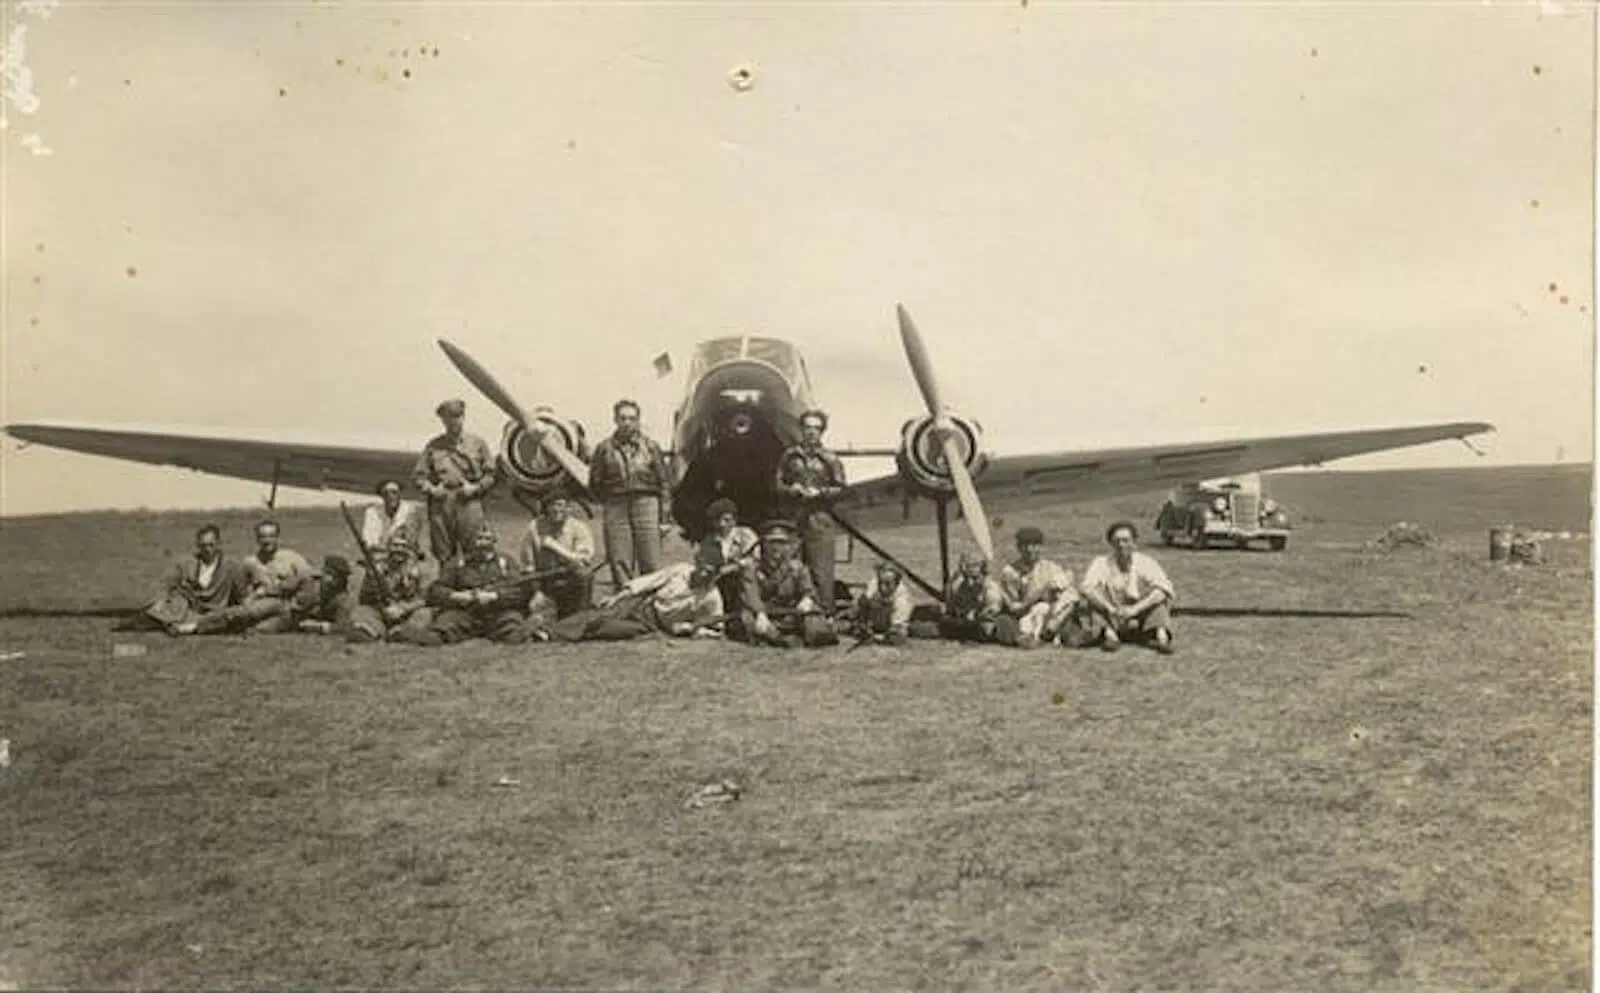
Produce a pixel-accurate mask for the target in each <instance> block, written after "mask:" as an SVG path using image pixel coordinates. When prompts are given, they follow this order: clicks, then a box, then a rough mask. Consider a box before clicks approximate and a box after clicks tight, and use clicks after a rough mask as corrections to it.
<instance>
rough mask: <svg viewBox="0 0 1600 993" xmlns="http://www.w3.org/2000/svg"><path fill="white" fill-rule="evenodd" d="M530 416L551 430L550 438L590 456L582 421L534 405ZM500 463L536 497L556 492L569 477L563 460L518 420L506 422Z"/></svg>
mask: <svg viewBox="0 0 1600 993" xmlns="http://www.w3.org/2000/svg"><path fill="white" fill-rule="evenodd" d="M531 416H532V418H533V420H535V421H536V422H538V423H539V424H541V425H543V426H544V428H545V429H546V430H547V431H548V434H547V435H546V437H547V438H548V439H549V440H551V441H554V442H555V443H556V444H558V445H562V446H564V447H565V448H566V449H567V450H568V451H570V452H572V453H573V454H575V455H577V456H579V457H580V458H583V459H584V460H585V461H587V460H588V455H589V450H588V443H587V442H586V441H585V440H584V435H583V425H581V424H579V423H578V422H577V421H563V420H561V419H560V418H558V417H556V415H555V412H554V411H553V410H551V409H549V408H548V407H538V408H535V409H534V410H533V412H532V414H531ZM500 466H501V468H502V470H503V471H504V472H505V474H506V475H507V476H508V477H510V479H511V484H512V486H514V487H515V488H516V489H517V490H519V491H521V492H523V493H526V494H529V495H531V496H533V497H535V498H537V497H542V496H545V495H546V494H548V493H551V492H554V491H555V490H557V489H559V488H560V487H561V486H562V485H563V484H564V483H565V482H566V480H567V471H566V470H565V469H563V468H562V467H561V463H560V462H557V461H556V460H555V459H553V458H551V457H550V453H549V452H547V451H545V449H544V446H543V445H542V444H540V443H539V439H537V438H535V437H534V436H533V435H531V434H529V433H528V432H527V431H524V430H523V429H522V425H520V424H518V423H517V422H516V421H508V422H506V429H505V433H504V434H503V435H501V437H500Z"/></svg>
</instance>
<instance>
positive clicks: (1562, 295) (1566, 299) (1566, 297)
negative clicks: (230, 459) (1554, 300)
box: [1561, 293, 1572, 307]
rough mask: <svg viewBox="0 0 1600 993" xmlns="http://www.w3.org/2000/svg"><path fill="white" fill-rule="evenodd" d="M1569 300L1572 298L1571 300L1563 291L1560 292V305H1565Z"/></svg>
mask: <svg viewBox="0 0 1600 993" xmlns="http://www.w3.org/2000/svg"><path fill="white" fill-rule="evenodd" d="M1571 302H1572V300H1571V298H1570V297H1568V296H1567V295H1566V294H1565V293H1563V294H1561V306H1563V307H1565V306H1566V305H1567V304H1569V303H1571Z"/></svg>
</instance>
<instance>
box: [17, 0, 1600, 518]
mask: <svg viewBox="0 0 1600 993" xmlns="http://www.w3.org/2000/svg"><path fill="white" fill-rule="evenodd" d="M5 11H6V18H7V22H6V24H5V34H6V37H7V39H8V41H9V44H8V48H7V56H6V57H7V66H6V69H7V73H6V87H7V96H6V108H5V110H6V115H7V121H6V123H7V129H6V130H5V132H4V133H3V134H0V142H3V147H4V152H5V177H4V191H3V195H4V213H5V229H4V240H3V249H4V289H5V300H4V350H5V351H4V373H5V383H4V386H5V390H4V397H3V407H4V409H3V412H0V413H3V418H4V420H5V421H6V422H19V421H38V420H71V421H80V422H97V423H107V424H116V423H125V424H162V425H173V426H184V425H187V426H192V427H207V428H216V429H229V428H233V429H240V430H243V431H247V432H251V433H259V432H264V431H265V432H274V433H278V434H283V435H288V436H299V437H305V438H323V439H330V440H332V439H341V438H370V437H374V436H383V437H390V438H394V439H396V440H398V441H399V442H400V443H401V444H403V445H407V446H410V445H420V443H421V441H422V440H423V439H424V438H425V437H426V436H427V435H428V434H430V433H431V432H433V431H434V430H436V427H437V424H436V422H435V420H434V419H433V416H432V408H433V406H434V404H435V403H436V402H437V401H438V400H440V399H442V398H443V397H445V396H448V395H453V394H460V395H463V396H465V397H466V398H467V400H468V402H469V411H468V413H469V417H470V418H472V421H471V426H472V428H473V429H474V430H476V431H478V432H479V433H482V434H484V435H486V436H488V437H490V438H491V439H493V438H497V437H498V435H499V429H500V422H501V419H500V418H499V417H498V416H495V417H491V416H490V410H489V408H488V405H487V404H486V403H485V402H484V401H482V400H480V399H479V398H477V397H476V395H475V394H473V393H471V392H470V387H468V386H467V385H466V384H465V383H464V382H463V381H462V380H461V379H460V378H459V376H458V375H457V374H456V372H455V371H454V370H453V369H452V368H451V367H450V366H449V364H448V363H447V362H446V361H445V359H444V357H443V355H442V354H441V353H440V352H439V350H438V349H437V347H436V346H435V345H434V344H433V340H434V339H435V338H436V337H439V336H445V337H448V338H450V339H452V340H453V341H455V342H456V343H458V344H460V345H462V346H464V347H466V348H467V349H468V350H469V351H471V352H473V353H474V354H476V355H477V356H478V357H479V358H480V359H483V360H484V361H486V362H488V364H489V365H490V366H491V367H492V368H494V369H496V370H497V371H499V372H500V373H501V374H502V375H503V378H505V379H506V380H507V381H508V382H509V383H511V384H512V385H513V386H514V387H516V388H517V389H518V391H519V393H520V394H521V395H522V396H524V397H526V398H527V400H528V401H529V402H544V403H551V404H553V405H554V406H556V407H557V408H558V409H559V410H560V411H561V412H562V413H564V414H567V415H570V416H573V417H577V418H580V419H582V420H584V421H586V422H587V423H588V424H589V425H590V426H591V431H592V433H594V434H596V435H598V434H600V433H603V431H604V430H605V428H606V426H607V422H608V420H609V417H608V413H609V405H610V403H611V401H612V400H614V399H615V398H616V397H617V396H619V395H621V394H623V393H629V394H634V395H638V396H640V397H641V398H642V399H643V400H645V401H646V413H647V418H648V420H649V422H650V425H649V426H650V427H651V428H653V430H654V432H655V433H656V434H657V435H658V436H661V437H664V436H665V435H666V433H667V430H666V429H667V425H668V423H669V416H670V413H669V412H670V405H671V402H672V400H673V399H675V392H674V391H675V389H676V388H678V387H679V386H680V384H679V383H677V382H676V381H668V382H664V383H662V382H656V381H655V380H654V378H653V374H652V372H651V368H650V359H651V357H652V356H653V355H655V354H656V353H657V352H659V351H661V350H664V349H670V350H672V351H673V352H674V353H675V355H677V356H678V357H679V359H680V361H679V367H680V369H681V367H682V365H683V362H682V361H681V359H682V357H683V355H684V354H685V352H686V351H687V349H688V348H689V347H690V346H691V345H692V343H693V342H694V341H696V340H698V339H700V338H703V337H707V336H710V335H717V334H726V333H741V332H751V333H762V334H771V335H777V336H781V337H786V338H789V339H791V340H793V341H794V342H795V343H796V344H798V345H799V346H800V347H801V348H802V350H803V351H804V352H805V354H806V356H807V360H808V363H809V365H810V368H811V372H812V375H813V378H814V379H815V381H816V385H817V387H818V393H819V395H820V399H821V400H822V401H823V402H824V404H825V405H826V406H828V407H829V408H830V409H831V410H832V411H833V413H834V427H833V431H832V437H833V439H834V440H835V441H838V442H840V443H843V442H854V443H856V444H885V443H889V442H890V441H892V439H894V437H895V436H896V432H897V430H898V426H899V424H900V423H901V421H902V420H904V419H905V418H906V417H907V416H910V415H911V414H912V413H913V412H914V411H915V410H916V408H917V404H918V401H917V397H916V393H915V391H914V387H913V385H912V383H911V381H910V378H909V376H908V375H907V374H906V373H905V370H904V360H903V358H902V356H901V353H900V345H899V340H898V337H897V335H896V331H895V323H894V305H895V303H896V302H904V303H905V304H906V306H907V307H908V308H909V309H910V311H911V313H912V314H913V315H914V316H915V317H916V319H917V321H918V323H919V325H920V326H921V328H922V330H923V333H924V335H925V336H926V337H927V339H928V344H929V347H930V350H931V352H932V354H933V357H934V359H935V361H936V362H937V364H938V367H939V372H940V375H941V377H942V379H943V382H944V388H945V392H946V393H947V394H948V396H949V398H950V399H951V400H952V401H953V402H954V403H955V404H956V405H957V406H958V407H959V408H960V409H962V410H963V411H965V412H968V413H971V414H973V415H975V416H976V417H978V419H979V420H981V421H982V422H983V424H984V425H985V427H986V428H987V431H988V437H987V440H988V444H989V446H990V447H991V448H993V449H994V450H996V451H999V452H1005V453H1010V452H1018V451H1027V450H1050V449H1063V448H1066V449H1070V448H1082V447H1094V446H1098V445H1101V444H1105V443H1110V442H1118V443H1120V442H1129V441H1147V442H1161V441H1179V440H1184V439H1186V438H1190V437H1194V436H1215V435H1216V434H1218V433H1222V432H1237V433H1240V434H1244V435H1254V434H1270V433H1275V432H1279V431H1282V430H1287V429H1300V428H1307V429H1316V428H1345V427H1359V426H1382V425H1389V424H1399V423H1410V422H1425V421H1433V420H1450V419H1456V418H1473V419H1483V420H1488V421H1493V422H1494V423H1495V424H1496V425H1497V426H1498V428H1499V433H1498V434H1497V435H1493V436H1490V437H1488V438H1487V439H1486V440H1484V441H1483V442H1481V446H1482V447H1484V448H1485V449H1486V450H1487V451H1488V452H1489V455H1488V457H1487V458H1485V459H1477V458H1475V457H1474V456H1472V455H1471V453H1470V452H1468V451H1467V450H1466V449H1465V448H1464V447H1463V446H1461V445H1459V444H1454V443H1450V444H1444V445H1436V446H1431V447H1429V448H1427V449H1420V450H1414V451H1411V452H1406V453H1399V454H1397V455H1391V456H1386V457H1380V458H1376V459H1365V460H1357V461H1355V462H1352V463H1349V464H1350V465H1352V466H1359V465H1366V466H1373V465H1403V464H1418V465H1466V464H1487V463H1508V462H1552V461H1556V460H1557V459H1562V458H1564V459H1566V460H1568V461H1586V460H1587V459H1588V458H1589V457H1590V455H1591V453H1592V450H1593V438H1592V431H1591V423H1592V422H1591V408H1592V403H1593V381H1592V376H1593V343H1594V289H1593V274H1594V263H1593V260H1592V250H1593V246H1594V236H1593V232H1592V228H1591V221H1592V216H1593V203H1592V198H1591V197H1592V194H1591V184H1592V181H1593V178H1594V166H1593V162H1592V159H1591V153H1592V150H1593V148H1594V145H1595V143H1594V133H1593V114H1594V107H1593V103H1594V99H1595V76H1594V52H1593V48H1594V37H1595V34H1594V24H1593V12H1592V8H1591V7H1590V6H1589V5H1580V4H1576V3H1573V4H1569V5H1561V4H1557V3H1551V2H1548V0H1547V2H1545V3H1542V4H1541V3H1479V2H1470V3H1454V4H1452V3H1432V4H1426V5H1424V4H1405V3H1401V2H1386V3H1374V4H1365V5H1358V4H1331V3H1321V4H1291V3H1273V4H1265V3H1250V4H1246V3H1236V4H1216V3H1136V2H1134V3H1120V4H1090V3H1051V2H1049V0H1032V2H1031V3H1029V4H1028V5H1026V6H1024V5H1022V4H1020V3H1015V2H1013V3H1001V2H995V3H981V4H979V3H969V4H960V5H952V4H943V5H933V4H912V3H906V4H898V5H887V4H880V5H868V4H865V3H860V4H829V5H821V4H799V3H794V4H756V3H751V4H741V5H712V4H676V5H668V4H649V5H644V4H629V5H607V4H599V3H595V4H582V5H577V4H561V5H555V4H517V3H500V4H488V3H450V2H444V0H438V2H432V3H426V4H421V3H418V4H376V3H373V4H356V3H338V2H314V3H303V4H287V3H272V4H267V3H257V4H252V3H249V2H248V0H241V2H237V3H235V2H228V3H220V2H219V3H176V2H168V3H160V4H156V3H147V4H142V3H137V2H133V0H129V2H117V3H100V4H90V3H73V2H70V0H66V2H62V3H59V4H55V5H51V4H48V3H41V2H37V0H35V2H21V3H19V2H15V0H8V2H7V3H6V6H5ZM740 66H745V67H748V68H749V70H750V71H751V73H752V76H751V85H750V86H749V87H748V88H740V87H737V86H735V85H732V84H731V83H730V72H731V71H733V70H734V69H736V68H737V67H740ZM3 447H4V452H3V456H0V470H3V481H0V486H3V488H0V512H4V513H6V514H20V513H31V512H38V511H46V510H58V509H73V508H80V507H97V506H112V507H133V506H152V507H161V506H219V505H230V504H231V505H241V504H247V503H251V502H254V501H256V500H258V499H259V498H260V496H261V494H262V487H260V486H259V485H257V484H248V483H238V482H227V481H219V480H214V479H207V478H205V477H200V476H196V475H194V474H191V473H186V472H180V471H178V470H156V469H150V468H144V467H136V466H126V465H122V464H119V463H115V462H110V461H107V460H103V459H97V458H91V457H88V456H78V455H69V454H63V453H57V452H52V451H49V450H46V449H43V448H38V447H33V448H29V449H27V450H25V451H21V452H18V451H17V450H16V444H15V443H14V442H12V441H10V440H6V441H5V442H4V444H3ZM858 475H859V472H858ZM288 502H293V499H291V500H289V501H288Z"/></svg>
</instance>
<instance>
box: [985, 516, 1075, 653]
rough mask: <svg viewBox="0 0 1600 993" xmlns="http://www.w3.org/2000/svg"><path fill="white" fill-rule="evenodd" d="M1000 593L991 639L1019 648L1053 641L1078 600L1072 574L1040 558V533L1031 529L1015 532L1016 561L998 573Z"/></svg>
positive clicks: (1041, 535) (1042, 544) (1041, 540)
mask: <svg viewBox="0 0 1600 993" xmlns="http://www.w3.org/2000/svg"><path fill="white" fill-rule="evenodd" d="M1000 590H1001V592H1002V593H1003V594H1004V597H1005V613H1004V614H1003V615H1002V616H1001V617H1000V618H998V620H997V621H996V626H995V639H996V640H997V641H999V642H1001V643H1002V644H1006V645H1017V646H1019V647H1021V648H1033V647H1035V646H1037V645H1039V644H1040V643H1041V642H1049V641H1054V640H1055V639H1056V638H1057V636H1059V635H1060V633H1061V627H1062V625H1064V624H1065V623H1066V622H1067V618H1068V617H1070V616H1071V614H1072V608H1073V605H1074V603H1075V602H1076V600H1077V599H1078V593H1077V590H1076V588H1074V586H1073V584H1072V573H1071V572H1069V571H1067V570H1066V569H1063V568H1062V567H1061V566H1059V565H1057V564H1056V563H1054V562H1052V561H1050V560H1049V559H1047V558H1045V557H1044V534H1043V533H1042V532H1041V531H1040V530H1039V529H1038V528H1032V527H1028V528H1022V529H1020V530H1018V531H1017V559H1016V561H1015V562H1012V563H1011V564H1010V565H1008V566H1006V567H1005V569H1003V570H1002V571H1001V573H1000Z"/></svg>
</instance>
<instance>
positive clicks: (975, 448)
mask: <svg viewBox="0 0 1600 993" xmlns="http://www.w3.org/2000/svg"><path fill="white" fill-rule="evenodd" d="M950 422H951V424H952V425H953V426H954V428H955V432H954V437H955V442H956V450H957V451H958V452H959V453H960V455H961V459H962V461H964V462H965V463H966V465H967V472H968V473H969V474H970V475H971V476H972V478H973V479H977V478H978V477H979V476H981V475H982V474H983V471H984V470H985V469H987V468H988V466H989V460H988V457H987V456H985V455H984V453H983V428H982V427H981V426H980V425H979V424H978V422H977V421H974V420H970V419H968V418H965V417H961V416H959V415H956V414H951V415H950ZM894 460H895V464H896V467H897V468H898V469H899V470H900V478H902V479H904V480H905V481H906V483H907V484H909V485H910V486H913V487H915V488H916V489H917V490H918V491H919V492H921V493H923V494H924V495H926V496H931V497H947V496H951V495H953V494H954V493H955V491H956V488H955V484H954V483H953V482H951V479H950V469H949V467H947V466H946V465H945V458H944V447H943V446H942V445H941V444H940V440H939V433H938V432H937V431H935V430H934V428H933V418H932V417H929V416H927V415H923V416H922V417H915V418H912V419H911V420H909V421H906V423H905V426H904V427H902V428H901V429H900V451H899V452H898V453H896V454H895V457H894Z"/></svg>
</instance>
